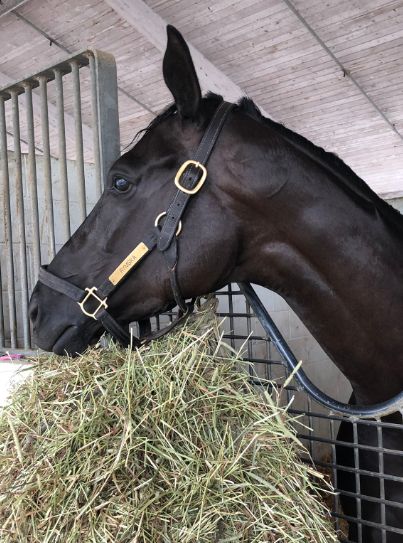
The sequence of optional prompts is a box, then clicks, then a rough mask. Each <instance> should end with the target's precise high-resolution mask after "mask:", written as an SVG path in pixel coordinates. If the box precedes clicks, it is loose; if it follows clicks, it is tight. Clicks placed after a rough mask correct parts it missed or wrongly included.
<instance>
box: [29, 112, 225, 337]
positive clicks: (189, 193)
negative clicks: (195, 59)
mask: <svg viewBox="0 0 403 543" xmlns="http://www.w3.org/2000/svg"><path fill="white" fill-rule="evenodd" d="M233 107H234V104H230V103H228V102H222V103H221V104H220V105H219V106H218V108H217V110H216V111H215V113H214V115H213V118H212V119H211V121H210V123H209V125H208V127H207V129H206V131H205V133H204V135H203V137H202V140H201V142H200V144H199V146H198V148H197V150H196V153H195V155H194V158H193V159H191V160H187V161H186V162H184V163H183V164H182V166H181V167H180V168H179V170H178V172H177V174H176V176H175V186H176V188H177V191H176V193H175V196H174V197H173V199H172V201H171V203H170V205H169V207H168V209H167V211H166V212H163V213H160V214H159V215H158V217H157V218H156V219H155V223H154V228H153V229H152V230H151V231H150V232H149V234H148V235H147V236H146V238H145V239H144V240H143V241H141V242H140V243H139V244H138V245H137V246H136V247H135V248H134V249H133V250H132V252H131V253H130V254H129V255H128V256H127V257H126V258H125V259H124V260H123V261H122V262H121V263H120V264H119V265H118V266H117V268H116V269H115V270H114V271H113V272H112V273H111V274H110V275H109V277H108V278H107V279H105V281H104V282H103V283H102V284H101V285H100V286H99V287H95V286H93V287H91V288H88V287H87V288H85V289H84V290H83V289H82V288H80V287H77V286H76V285H73V284H72V283H70V282H69V281H67V280H66V279H62V278H60V277H58V276H56V275H55V274H53V273H51V272H50V271H49V270H48V269H47V266H42V267H41V269H40V271H39V277H38V280H39V281H40V282H41V283H43V284H44V285H46V286H47V287H49V288H51V289H53V290H56V291H57V292H60V293H61V294H64V295H65V296H67V297H68V298H71V299H72V300H74V301H75V302H77V305H78V306H79V308H80V309H81V311H82V312H83V313H84V315H85V316H86V317H87V318H92V319H95V320H97V321H99V322H100V323H101V324H102V326H103V328H104V329H105V330H107V331H108V332H109V333H110V334H111V335H112V336H113V337H114V338H115V339H116V340H117V341H119V343H121V344H122V345H123V346H125V347H126V346H128V345H130V344H131V345H133V346H134V347H137V346H139V345H140V344H141V343H143V342H144V341H149V340H150V339H155V338H156V337H159V336H161V335H163V334H165V333H166V332H168V331H169V330H171V329H172V328H173V327H174V326H175V325H176V324H177V323H178V322H179V321H181V320H182V319H184V318H185V317H186V316H187V315H188V314H189V313H190V312H191V311H192V309H193V303H192V302H191V303H186V301H185V299H184V297H183V295H182V293H181V289H180V287H179V283H178V280H177V274H176V267H177V262H178V243H177V236H178V235H179V234H180V231H181V229H182V223H181V218H182V216H183V214H184V212H185V210H186V207H187V204H188V203H189V200H190V199H191V198H192V197H193V196H194V195H196V194H197V193H198V192H199V190H200V189H201V188H202V186H203V184H204V182H205V181H206V178H207V169H206V164H207V162H208V159H209V158H210V155H211V153H212V151H213V149H214V146H215V144H216V142H217V139H218V136H219V135H220V133H221V130H222V128H223V126H224V124H225V121H226V119H227V117H228V114H229V113H230V111H231V109H232V108H233ZM163 217H165V219H164V223H163V224H162V226H161V227H160V226H159V222H160V219H162V218H163ZM155 248H157V249H158V251H160V252H162V254H163V255H164V257H165V261H166V263H167V266H168V271H169V279H170V284H171V289H172V292H173V296H174V299H175V302H176V303H177V305H178V307H179V309H180V312H181V316H180V317H179V318H178V319H177V320H176V321H174V322H173V323H172V324H171V325H169V326H168V327H166V328H164V329H163V330H161V331H158V332H156V333H154V334H149V335H147V336H146V337H145V338H142V341H141V340H140V339H139V338H136V337H134V336H132V335H131V334H129V333H128V332H127V331H126V330H125V329H124V328H123V327H122V326H121V325H120V324H119V323H118V322H117V321H116V320H115V319H114V318H113V317H112V315H110V313H108V311H107V309H108V303H107V302H108V296H110V295H111V294H112V292H113V291H114V290H115V289H116V288H117V286H118V285H119V284H120V282H121V281H122V280H123V278H125V277H126V276H127V274H128V273H130V272H132V271H133V270H134V269H135V268H136V267H137V266H138V264H139V263H140V262H141V261H142V260H143V259H144V258H145V257H146V256H148V255H149V254H150V253H151V252H152V251H153V250H154V249H155ZM94 303H95V307H93V309H92V310H90V309H89V306H90V305H91V306H94ZM142 322H143V325H144V323H145V322H146V321H142Z"/></svg>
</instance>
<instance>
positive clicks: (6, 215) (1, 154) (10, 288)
mask: <svg viewBox="0 0 403 543" xmlns="http://www.w3.org/2000/svg"><path fill="white" fill-rule="evenodd" d="M0 160H1V168H0V170H1V186H2V194H3V228H4V246H5V256H6V259H7V265H6V268H7V283H6V284H7V292H8V315H9V323H10V342H11V347H13V348H15V347H16V345H17V316H16V310H15V281H14V258H13V234H12V229H11V207H10V178H9V168H8V153H7V129H6V112H5V106H4V97H3V96H0Z"/></svg>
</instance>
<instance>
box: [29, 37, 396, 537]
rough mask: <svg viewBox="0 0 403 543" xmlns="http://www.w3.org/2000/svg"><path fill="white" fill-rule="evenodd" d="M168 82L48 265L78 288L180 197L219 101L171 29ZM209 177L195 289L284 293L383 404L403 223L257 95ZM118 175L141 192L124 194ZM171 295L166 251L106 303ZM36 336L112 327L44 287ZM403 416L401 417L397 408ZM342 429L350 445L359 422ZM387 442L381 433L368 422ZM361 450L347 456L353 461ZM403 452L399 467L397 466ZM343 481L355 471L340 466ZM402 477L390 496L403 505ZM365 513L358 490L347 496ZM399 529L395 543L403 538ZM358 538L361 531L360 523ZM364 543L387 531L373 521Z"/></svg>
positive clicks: (51, 343) (192, 215) (46, 343)
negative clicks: (177, 191) (161, 109)
mask: <svg viewBox="0 0 403 543" xmlns="http://www.w3.org/2000/svg"><path fill="white" fill-rule="evenodd" d="M164 78H165V81H166V83H167V85H168V87H169V88H170V90H171V92H172V94H173V96H174V98H175V105H174V106H171V107H170V108H169V109H168V110H167V111H166V112H165V113H163V115H162V116H161V117H159V118H157V119H156V120H154V121H153V123H152V124H151V126H150V127H149V128H148V129H147V130H146V131H145V133H144V134H143V136H142V138H141V139H140V140H139V141H138V143H136V145H135V146H134V147H133V148H132V149H131V150H130V151H128V152H127V153H125V154H124V155H123V156H122V157H121V158H119V159H118V160H117V161H116V163H115V164H114V165H113V167H112V168H111V171H110V172H109V175H108V179H107V180H106V189H105V191H104V194H103V195H102V197H101V199H100V201H99V202H98V204H97V205H96V206H95V208H94V210H93V211H92V212H91V214H90V215H89V217H88V218H87V219H86V221H85V222H84V223H83V225H82V226H81V227H80V228H79V229H78V230H77V232H76V233H75V234H74V235H73V236H72V238H71V239H70V240H69V241H68V242H67V243H66V245H65V246H64V247H63V248H62V250H61V251H60V252H59V253H58V255H57V256H56V257H55V259H54V260H53V261H52V263H51V264H50V266H49V270H50V271H52V272H53V273H55V274H56V275H58V276H60V277H64V278H68V279H69V280H70V281H71V282H73V283H75V284H77V285H78V286H81V287H86V286H93V285H97V284H100V283H101V282H102V281H103V280H104V279H105V277H107V276H108V275H109V273H110V272H111V271H112V270H113V269H114V268H115V267H116V265H117V264H118V263H119V262H120V261H121V260H123V258H125V256H126V255H127V254H128V253H129V252H130V251H131V250H132V248H133V247H134V246H135V245H137V243H139V242H140V241H141V240H142V239H143V238H144V236H145V234H146V232H147V231H148V230H149V229H150V228H151V227H152V225H153V222H154V219H155V217H156V216H157V215H158V214H159V213H160V212H161V211H164V210H165V209H166V208H167V205H168V204H169V202H170V199H171V197H172V194H173V191H174V187H173V182H172V180H173V177H174V175H175V172H176V171H177V169H178V167H179V166H180V165H181V164H182V163H183V162H184V160H186V159H188V158H191V157H192V152H193V150H194V149H195V148H196V147H197V145H198V143H199V141H200V139H201V136H202V134H203V131H204V129H205V127H206V124H207V123H208V121H209V120H210V118H211V116H212V114H213V113H214V111H215V109H216V108H217V105H218V103H219V102H220V100H221V98H220V97H217V96H214V95H209V96H207V97H206V98H203V99H202V98H201V95H200V87H199V84H198V81H197V77H196V73H195V70H194V68H193V64H192V62H191V59H190V55H189V52H188V50H187V47H186V44H185V42H184V41H183V39H182V38H181V36H180V35H179V33H177V31H176V30H175V29H172V28H171V27H169V29H168V46H167V53H166V56H165V60H164ZM208 169H209V177H208V182H207V183H206V185H205V187H203V190H202V191H201V192H200V193H199V194H198V195H197V197H195V198H194V200H193V201H192V202H191V204H190V206H189V208H188V210H187V212H186V216H185V218H184V228H183V232H182V234H181V236H180V238H179V250H180V256H179V265H178V278H179V282H180V285H181V288H182V290H183V293H184V294H185V295H186V296H187V297H191V296H195V295H200V294H203V293H205V292H210V291H213V290H216V289H217V288H219V287H221V286H222V285H224V284H226V283H228V282H231V281H235V282H236V281H250V282H254V283H258V284H260V285H263V286H265V287H268V288H270V289H272V290H274V291H276V292H278V293H279V294H280V295H282V296H283V297H284V298H285V299H286V300H287V301H288V303H289V304H290V306H291V307H292V308H293V309H294V310H295V311H296V313H297V314H298V315H299V316H300V317H301V318H302V320H303V321H304V322H305V323H306V325H307V326H308V328H309V329H310V331H311V332H312V334H313V335H314V336H315V337H316V339H317V340H318V341H319V343H320V344H321V345H322V347H323V348H324V349H325V350H326V352H327V353H328V354H329V356H330V357H331V358H332V359H333V360H334V362H335V363H336V364H337V365H338V367H339V368H340V369H341V370H342V371H343V373H344V374H345V375H346V376H347V377H348V379H349V380H350V382H351V384H352V386H353V390H354V394H355V397H356V399H357V401H358V402H359V403H362V404H369V403H374V402H379V401H382V400H385V399H388V398H389V397H391V396H393V395H394V394H396V393H398V392H400V391H401V390H402V389H403V333H402V323H403V241H402V237H403V236H402V234H403V219H402V217H401V216H400V215H399V214H398V213H397V212H396V211H394V210H393V209H392V208H391V207H390V206H388V205H387V204H386V203H384V202H383V201H382V200H381V199H380V198H378V197H377V196H376V195H375V194H374V193H373V192H372V191H371V190H370V189H369V188H368V187H367V185H366V184H365V183H364V182H363V181H362V180H361V179H359V178H358V177H357V176H356V175H355V174H354V173H353V172H352V171H351V170H350V168H348V167H347V166H346V165H345V164H344V163H343V162H342V161H341V160H340V159H338V158H337V157H336V156H334V155H331V154H329V153H326V152H325V151H323V150H322V149H319V148H317V147H315V146H314V145H313V144H312V143H310V142H308V141H307V140H306V139H305V138H303V137H302V136H299V135H297V134H295V133H293V132H291V131H290V130H288V129H286V128H285V127H283V126H281V125H279V124H277V123H275V122H273V121H270V120H268V119H264V118H263V117H262V116H261V115H260V114H259V112H258V111H257V110H256V108H255V106H254V105H253V103H252V102H251V101H249V100H242V101H241V102H240V104H239V105H238V106H237V107H236V108H235V109H234V111H233V112H232V113H231V115H230V118H229V120H228V121H227V123H226V125H225V127H224V129H223V132H222V134H221V136H220V138H219V140H218V143H217V145H216V148H215V150H214V152H213V155H212V157H211V159H210V161H209V164H208ZM116 177H124V178H126V179H127V180H128V181H129V182H130V183H131V185H132V188H131V189H130V190H129V191H128V192H126V193H119V192H118V191H117V190H116V189H115V188H114V187H113V180H114V179H115V178H116ZM171 304H172V293H171V291H170V286H169V280H168V275H167V272H166V266H165V265H164V262H163V258H162V256H161V254H159V253H158V251H155V252H154V253H153V254H152V255H151V256H150V257H148V258H147V259H146V260H145V261H144V262H143V263H142V264H141V266H140V267H139V268H138V269H137V270H136V271H135V272H134V273H133V274H132V275H130V276H129V277H128V278H127V280H125V282H124V283H123V284H122V286H121V287H120V288H119V289H118V290H117V291H116V293H114V294H113V295H112V297H111V299H110V300H109V307H110V310H111V313H112V314H113V315H115V316H116V317H117V318H118V319H119V320H120V322H121V323H122V324H124V323H129V322H130V321H132V320H138V319H141V318H144V317H146V316H150V315H153V314H155V313H158V312H160V311H162V310H163V309H164V308H166V307H168V306H170V305H171ZM31 319H32V323H33V328H34V334H35V341H36V343H37V344H38V346H40V347H42V348H43V349H45V350H54V351H55V352H57V353H63V352H64V351H67V352H70V353H76V352H81V351H82V350H83V349H85V348H86V347H87V345H88V344H90V343H92V342H93V341H95V340H96V339H97V338H98V337H99V335H100V334H101V332H102V330H101V329H100V327H99V325H98V323H97V322H96V321H91V320H85V319H84V318H83V316H82V315H81V313H80V311H79V309H78V307H77V305H76V304H75V303H74V302H72V301H71V300H69V299H68V298H66V297H64V296H62V295H60V294H58V293H57V292H54V291H52V290H50V289H48V288H47V287H45V286H44V285H41V284H38V285H37V286H36V287H35V290H34V293H33V295H32V300H31ZM392 419H393V420H395V421H396V422H399V420H401V419H400V418H399V417H398V416H395V417H392ZM382 435H383V441H384V444H387V446H388V447H389V448H391V449H396V450H402V449H403V443H402V439H401V435H402V434H401V432H400V435H399V431H397V430H396V431H394V430H392V429H384V430H383V432H382ZM339 437H341V438H342V437H345V438H346V440H347V441H348V442H351V441H352V435H351V428H350V425H349V424H348V423H345V424H343V425H342V427H341V429H340V434H339ZM359 440H360V442H363V443H367V444H372V445H375V446H376V445H377V444H378V438H377V434H376V430H368V431H367V430H365V427H362V428H361V429H360V430H359ZM352 454H353V453H352V449H351V448H346V447H344V448H341V447H340V448H339V450H338V459H339V462H340V463H342V464H343V465H345V466H349V465H353V463H354V459H353V456H352ZM399 460H400V462H399ZM385 462H387V466H386V465H385V470H388V471H389V472H390V473H391V474H394V475H398V476H403V461H401V458H400V459H399V458H398V457H397V458H396V457H393V458H392V456H391V455H389V456H385ZM360 464H361V466H363V467H364V468H365V469H371V470H372V471H378V469H379V466H378V457H377V455H376V454H374V453H370V452H366V451H361V453H360ZM339 483H340V484H339V486H340V487H341V488H344V489H347V490H351V491H353V492H354V490H355V480H354V478H351V477H350V476H349V475H348V473H346V472H343V471H342V470H340V471H339ZM402 486H403V485H402V484H400V483H398V482H387V483H386V488H385V491H386V497H387V498H388V497H391V498H393V499H394V500H395V501H398V502H400V503H401V502H403V488H402ZM361 491H362V492H363V493H367V494H368V495H369V496H379V482H378V481H377V479H376V478H374V477H361ZM344 507H345V510H346V512H347V513H349V514H350V515H352V516H354V515H355V501H354V499H352V500H351V499H350V500H349V499H348V498H345V499H344ZM379 510H380V509H379V506H378V505H373V504H371V502H368V501H366V502H364V504H363V512H362V514H363V518H364V519H367V520H370V521H372V522H377V521H378V520H379ZM386 520H387V522H389V523H390V524H391V525H393V526H396V527H398V528H401V529H402V528H403V512H402V509H392V508H390V507H389V508H387V518H386ZM401 537H402V536H400V535H397V534H395V535H392V534H389V535H388V538H387V543H397V542H398V541H401ZM350 538H351V539H352V540H353V541H356V540H357V535H356V532H355V528H354V524H352V527H351V530H350ZM362 541H363V542H364V543H380V542H381V541H382V540H381V536H380V532H379V531H378V530H376V529H374V528H372V527H365V526H364V528H363V539H362Z"/></svg>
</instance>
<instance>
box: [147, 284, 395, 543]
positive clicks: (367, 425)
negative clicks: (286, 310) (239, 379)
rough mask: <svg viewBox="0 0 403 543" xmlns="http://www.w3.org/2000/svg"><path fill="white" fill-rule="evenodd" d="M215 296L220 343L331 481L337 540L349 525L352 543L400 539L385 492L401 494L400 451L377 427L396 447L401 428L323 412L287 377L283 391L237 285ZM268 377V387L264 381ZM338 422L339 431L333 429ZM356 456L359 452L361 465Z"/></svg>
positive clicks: (274, 359) (344, 538)
mask: <svg viewBox="0 0 403 543" xmlns="http://www.w3.org/2000/svg"><path fill="white" fill-rule="evenodd" d="M216 294H217V297H218V299H219V316H220V317H222V318H223V319H224V320H223V326H224V330H225V334H224V338H225V340H226V341H228V342H229V343H230V345H231V346H232V347H233V348H235V349H237V350H240V352H241V353H242V356H243V358H244V359H245V360H248V361H250V362H252V363H253V368H251V370H250V373H251V381H252V382H253V383H254V384H255V385H256V386H266V387H269V388H270V389H273V388H275V389H276V391H275V392H276V393H278V394H280V399H281V402H282V403H283V404H284V405H290V407H289V413H290V414H291V415H293V416H295V417H296V430H297V433H298V437H299V438H300V439H301V441H302V443H303V444H304V446H305V447H306V451H307V454H306V455H305V456H304V458H303V459H304V460H305V461H307V462H313V463H314V465H315V467H316V468H317V470H318V471H320V472H321V473H323V475H324V477H325V478H326V479H327V480H329V481H331V482H332V484H333V486H334V488H335V490H336V493H335V494H334V495H330V496H329V495H327V496H326V497H325V496H324V498H325V499H326V501H327V505H328V507H329V509H330V510H331V513H332V516H333V519H334V524H335V528H336V530H337V531H338V533H339V538H340V541H341V542H342V543H350V542H351V541H352V540H350V539H349V536H348V521H350V523H351V524H352V530H353V532H355V533H353V537H354V540H353V541H354V543H356V542H358V543H368V538H366V534H365V529H366V527H372V528H373V529H374V531H373V534H372V535H373V536H374V537H375V539H371V541H374V542H375V543H389V542H392V541H393V543H395V542H397V541H400V540H401V541H403V530H402V529H401V528H399V527H397V520H396V519H395V518H394V516H395V514H396V512H398V511H400V512H401V511H402V509H403V503H401V501H400V502H399V501H398V500H399V498H398V497H397V496H395V495H393V492H392V491H391V490H390V489H389V488H388V485H389V482H391V481H393V482H395V483H397V484H398V485H401V490H400V495H402V493H403V477H397V476H396V475H394V474H393V471H395V470H394V469H393V466H395V465H396V463H398V462H403V452H402V451H401V450H394V449H393V448H390V446H388V443H385V442H384V439H383V430H384V429H386V428H388V429H390V430H392V431H393V432H395V433H396V435H397V440H395V441H394V442H395V443H398V442H400V443H403V426H402V425H401V423H399V422H397V423H396V422H381V421H375V420H351V419H348V418H345V417H342V416H339V415H336V414H332V413H329V411H328V410H327V409H325V408H324V407H323V406H322V405H319V404H317V403H316V402H315V401H314V400H312V399H311V397H310V396H309V395H308V394H306V393H305V392H304V391H303V390H300V389H299V388H298V387H297V385H296V383H295V381H294V380H293V379H292V380H291V381H290V382H289V383H288V384H287V386H286V387H284V386H283V385H284V383H285V381H286V380H288V377H289V373H288V370H287V369H286V368H285V367H284V365H283V362H282V360H281V358H280V356H279V353H278V352H277V350H276V348H275V347H274V345H273V344H272V342H271V341H270V340H269V339H268V338H267V335H266V334H265V332H264V330H263V328H262V326H261V324H260V322H259V321H258V320H257V318H256V317H255V316H254V315H253V312H252V311H251V309H250V307H249V304H248V302H247V301H246V300H245V297H244V296H243V294H242V293H241V292H240V290H239V288H238V287H237V286H236V285H228V286H227V287H226V288H225V289H223V290H221V291H219V292H217V293H216ZM172 318H173V314H172V313H169V314H166V315H162V316H160V317H159V318H158V319H157V320H156V322H155V323H154V326H155V327H156V328H159V327H163V326H165V325H166V324H167V323H168V322H170V321H171V320H172ZM267 380H268V381H270V384H267V383H266V382H265V381H267ZM272 392H273V393H274V390H272ZM341 423H343V425H344V426H343V431H342V432H339V430H340V425H341ZM371 434H372V435H371ZM374 434H375V436H376V438H375V443H376V445H375V446H374V445H373V444H371V445H368V444H367V443H366V442H368V441H370V442H371V443H373V442H374V439H373V437H374ZM369 438H371V439H369ZM363 451H365V452H366V455H365V461H364V459H363V457H362V456H363V455H362V453H363ZM340 459H343V462H341V460H340ZM368 485H375V486H376V490H377V492H376V494H377V497H374V496H371V495H368V494H366V488H367V487H368ZM395 488H396V487H395ZM341 501H343V503H344V505H346V504H347V507H348V510H349V511H354V515H353V516H352V515H347V514H346V513H344V512H343V509H342V506H341ZM369 519H371V520H369ZM400 538H401V539H400Z"/></svg>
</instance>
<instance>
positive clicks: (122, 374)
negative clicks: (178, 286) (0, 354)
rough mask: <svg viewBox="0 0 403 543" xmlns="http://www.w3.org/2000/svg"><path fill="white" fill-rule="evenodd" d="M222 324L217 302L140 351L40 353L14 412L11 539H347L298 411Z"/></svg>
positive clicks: (5, 445)
mask: <svg viewBox="0 0 403 543" xmlns="http://www.w3.org/2000/svg"><path fill="white" fill-rule="evenodd" d="M219 334H220V332H219V328H218V326H217V322H216V320H215V317H214V315H213V313H212V311H211V309H210V310H205V311H204V312H202V313H201V314H200V315H199V316H198V318H197V319H194V320H189V321H188V323H187V324H186V325H185V326H183V327H182V328H180V329H177V330H176V331H175V332H174V333H172V334H170V335H169V336H166V337H164V338H162V339H160V340H158V341H154V342H153V343H152V344H151V345H149V346H148V347H145V348H142V349H141V350H140V351H133V352H131V351H130V350H120V349H117V348H116V347H113V346H111V348H110V349H92V350H89V351H88V352H87V353H86V354H84V355H83V356H80V357H78V358H75V359H71V358H68V357H55V356H50V355H49V356H41V357H39V358H38V359H37V360H36V361H35V363H34V366H33V375H32V376H31V377H29V378H28V379H27V380H26V381H25V382H24V383H23V384H22V385H20V386H19V387H18V388H17V389H16V390H15V391H14V393H13V394H12V396H11V398H10V403H9V405H8V406H7V407H6V408H4V409H3V411H2V414H1V417H0V526H1V527H0V541H1V542H2V543H16V542H18V543H20V542H21V543H58V542H63V543H73V542H80V543H103V542H105V543H106V542H108V543H109V542H110V543H168V542H169V543H177V542H178V543H179V542H180V543H190V542H197V543H203V542H221V543H227V542H228V543H229V542H248V543H252V542H278V543H280V542H281V543H296V542H300V543H310V542H312V543H313V542H315V543H322V542H323V543H324V542H326V543H328V542H332V541H337V539H336V536H335V534H334V531H333V529H332V525H331V522H330V517H329V513H328V512H327V511H326V509H325V507H324V505H323V504H322V502H321V500H320V492H323V488H322V490H320V488H319V487H323V481H321V480H320V475H319V474H318V473H316V472H315V471H314V470H313V468H312V467H310V466H308V465H307V464H305V463H303V462H301V461H300V460H299V459H298V457H299V455H300V453H301V451H302V446H301V444H300V443H299V442H298V440H297V438H296V437H295V432H294V430H293V429H292V426H291V424H290V423H289V417H288V415H287V414H286V412H285V410H284V409H282V408H280V407H279V406H278V405H277V403H278V402H277V400H276V399H274V400H273V398H271V397H270V396H269V395H267V394H266V395H263V394H261V393H256V392H255V391H254V390H253V388H252V387H251V386H250V385H249V384H248V374H247V372H246V371H240V370H239V367H240V363H241V362H240V359H239V357H237V356H236V355H234V353H233V352H232V351H231V350H230V349H229V347H227V346H225V345H224V344H223V343H222V342H221V339H220V335H219Z"/></svg>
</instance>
